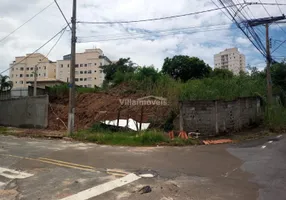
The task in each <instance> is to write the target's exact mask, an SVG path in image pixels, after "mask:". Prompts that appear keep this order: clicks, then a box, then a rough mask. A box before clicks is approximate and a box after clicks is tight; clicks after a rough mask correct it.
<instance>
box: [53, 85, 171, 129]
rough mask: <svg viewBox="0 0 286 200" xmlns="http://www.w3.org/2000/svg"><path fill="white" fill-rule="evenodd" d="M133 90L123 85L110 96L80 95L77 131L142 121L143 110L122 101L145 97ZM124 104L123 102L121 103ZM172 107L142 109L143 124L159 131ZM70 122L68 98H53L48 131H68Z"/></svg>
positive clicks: (77, 110)
mask: <svg viewBox="0 0 286 200" xmlns="http://www.w3.org/2000/svg"><path fill="white" fill-rule="evenodd" d="M128 91H131V89H130V87H128V86H126V85H124V86H121V87H119V88H117V89H111V90H110V91H109V92H108V93H107V92H98V93H85V94H79V95H77V98H76V111H75V128H76V130H80V129H85V128H88V127H91V126H92V125H93V124H94V123H96V122H99V121H103V120H115V119H117V118H118V116H120V119H127V118H132V119H134V120H136V121H138V122H139V121H140V119H141V112H142V106H140V105H122V104H121V103H122V101H123V100H136V99H138V98H141V97H144V96H145V95H144V94H137V93H134V92H131V94H130V92H128ZM120 100H121V101H120ZM170 110H171V108H170V106H162V105H148V106H143V117H142V122H149V123H151V126H153V127H158V126H160V125H162V124H164V122H165V121H166V118H167V117H168V115H169V112H170ZM67 122H68V97H67V96H61V97H51V98H50V106H49V127H48V129H51V130H65V129H66V126H67Z"/></svg>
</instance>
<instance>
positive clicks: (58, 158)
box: [0, 136, 286, 200]
mask: <svg viewBox="0 0 286 200" xmlns="http://www.w3.org/2000/svg"><path fill="white" fill-rule="evenodd" d="M271 141H272V142H269V141H268V140H267V139H262V140H257V141H252V142H248V143H244V144H240V145H215V146H198V147H133V148H132V147H111V146H101V145H96V144H83V143H79V142H67V141H60V140H38V139H28V138H15V137H11V136H0V199H3V200H10V199H11V200H14V199H21V200H34V199H35V200H46V199H47V200H53V199H64V200H70V199H79V200H82V199H98V200H106V199H115V200H127V199H132V200H133V199H134V200H153V199H154V200H157V199H158V200H177V199H178V200H188V199H189V200H201V199H202V200H204V199H206V200H209V199H214V200H219V199H220V200H221V199H225V200H229V199H242V200H253V199H263V200H264V199H275V200H279V199H281V200H284V199H286V186H285V185H286V158H285V153H286V139H284V137H283V136H282V137H280V138H272V140H271ZM142 173H143V174H146V173H151V174H153V175H155V177H152V178H141V177H140V176H139V175H140V174H142ZM144 186H150V188H151V189H152V191H151V192H150V193H146V194H141V192H139V190H140V189H141V188H142V187H144Z"/></svg>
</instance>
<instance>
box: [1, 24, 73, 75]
mask: <svg viewBox="0 0 286 200" xmlns="http://www.w3.org/2000/svg"><path fill="white" fill-rule="evenodd" d="M66 28H67V26H65V27H64V28H63V29H61V31H59V32H58V33H57V34H56V35H54V36H53V37H52V38H51V39H49V40H48V41H47V42H45V43H44V44H43V45H42V46H40V47H39V48H38V49H36V50H35V51H34V52H33V53H31V54H29V55H28V56H26V57H25V58H24V59H22V60H20V61H19V62H17V63H15V64H14V65H13V66H11V67H9V68H8V69H6V70H4V71H2V72H1V73H0V74H3V73H4V72H6V71H8V70H10V69H12V68H13V67H15V66H16V65H18V64H20V63H21V62H23V61H24V60H26V59H28V58H29V57H31V56H32V55H34V54H35V53H36V52H37V51H39V50H40V49H42V48H43V47H44V46H46V45H47V44H48V43H49V42H51V41H52V40H53V39H54V38H56V37H57V36H58V35H59V34H61V33H62V32H63V31H65V30H66Z"/></svg>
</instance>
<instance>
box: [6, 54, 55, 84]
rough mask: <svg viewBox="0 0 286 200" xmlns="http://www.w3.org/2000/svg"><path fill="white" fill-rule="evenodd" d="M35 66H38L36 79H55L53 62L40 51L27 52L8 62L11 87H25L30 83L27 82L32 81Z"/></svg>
mask: <svg viewBox="0 0 286 200" xmlns="http://www.w3.org/2000/svg"><path fill="white" fill-rule="evenodd" d="M35 67H38V70H37V73H38V77H37V80H38V81H44V80H55V78H56V63H55V62H52V61H50V60H49V59H48V58H47V57H46V56H44V55H42V54H40V53H35V54H27V55H26V56H21V57H16V58H15V60H14V61H13V63H11V64H10V79H11V81H12V82H13V88H27V87H28V86H29V85H30V84H29V83H28V82H31V81H34V75H35Z"/></svg>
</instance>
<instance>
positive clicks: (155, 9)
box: [0, 0, 286, 71]
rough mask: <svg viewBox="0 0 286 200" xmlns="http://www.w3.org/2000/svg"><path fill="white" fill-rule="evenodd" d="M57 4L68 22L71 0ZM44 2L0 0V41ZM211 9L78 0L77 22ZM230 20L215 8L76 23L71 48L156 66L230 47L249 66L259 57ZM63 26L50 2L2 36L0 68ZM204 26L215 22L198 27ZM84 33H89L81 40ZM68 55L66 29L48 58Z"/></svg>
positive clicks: (162, 1) (166, 0) (197, 2)
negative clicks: (176, 57) (178, 57)
mask: <svg viewBox="0 0 286 200" xmlns="http://www.w3.org/2000/svg"><path fill="white" fill-rule="evenodd" d="M265 2H266V0H265ZM58 3H59V4H60V6H61V8H62V10H63V12H64V13H65V15H66V17H67V19H68V20H69V19H70V18H71V10H72V3H71V1H70V0H58ZM47 5H49V3H48V2H47V1H45V0H29V1H27V2H26V1H23V0H13V1H11V0H2V2H1V7H0V27H5V28H1V30H0V39H1V38H2V37H4V36H6V35H7V34H9V33H10V32H11V31H12V30H14V29H15V28H17V27H18V26H20V25H21V24H22V23H23V22H25V21H26V20H27V19H29V18H30V17H32V16H33V15H34V14H36V13H37V12H39V11H40V10H42V9H43V8H44V7H46V6H47ZM212 8H216V6H215V5H213V3H212V2H211V1H209V0H192V1H189V0H177V1H175V2H174V1H173V0H156V1H154V0H133V1H131V0H97V1H94V0H81V1H78V17H77V20H78V21H125V20H138V19H147V18H154V17H164V16H170V15H177V14H183V13H191V12H196V11H202V10H207V9H212ZM285 8H286V7H285V6H284V7H281V9H282V10H283V9H284V10H285ZM267 9H268V10H269V12H270V13H271V14H273V15H279V9H278V7H277V6H276V7H274V6H272V7H270V6H269V7H267ZM250 10H251V13H250V12H249V11H248V9H245V10H244V12H248V13H247V15H249V16H252V15H255V16H256V17H266V16H267V13H266V12H265V10H264V9H263V8H262V7H261V6H253V7H250ZM221 24H226V25H221ZM230 24H231V21H230V20H229V18H227V17H226V16H225V15H224V14H223V13H222V12H221V11H215V12H208V13H204V14H201V15H194V16H186V17H182V18H176V19H172V20H162V21H153V22H144V23H132V24H113V25H84V24H78V26H77V35H78V41H79V42H87V43H78V44H77V52H82V51H84V49H86V48H94V47H97V48H102V50H103V51H104V53H105V54H106V55H107V56H108V57H110V59H112V60H116V59H119V58H120V57H130V58H131V59H132V60H133V61H134V62H136V63H138V64H139V65H151V64H154V65H155V67H157V68H161V66H162V64H163V61H164V58H165V57H167V56H169V57H171V56H174V55H176V54H185V55H189V56H198V57H199V58H201V59H203V60H205V62H206V63H208V64H209V65H210V66H213V55H214V54H215V53H218V52H220V51H222V50H224V49H226V48H231V47H234V46H236V47H238V48H239V49H240V50H241V51H242V52H243V53H245V54H246V59H247V60H249V61H250V62H249V63H250V64H251V62H252V60H254V59H256V60H260V61H261V62H264V59H263V57H262V56H261V55H260V54H259V53H258V52H257V51H256V50H255V48H254V47H253V46H252V45H250V43H249V42H248V40H247V39H246V38H245V36H244V35H243V34H242V33H241V32H240V30H238V29H233V28H232V27H233V25H232V26H231V25H230ZM64 25H65V21H64V19H63V18H62V16H61V14H60V12H59V11H58V9H57V7H56V5H55V4H54V5H52V6H50V7H49V8H48V9H47V10H45V11H44V12H43V13H41V14H40V15H39V16H37V17H36V18H35V19H33V20H32V21H31V22H29V23H28V24H26V25H25V26H24V27H22V28H21V29H20V30H18V31H17V32H15V33H14V34H13V35H12V36H10V37H9V38H8V39H7V40H5V41H4V42H2V43H0V71H3V70H4V69H7V68H8V67H9V63H11V62H12V61H13V60H14V58H15V56H22V55H25V54H27V53H31V52H33V51H34V50H35V49H37V48H38V47H39V46H41V45H42V44H44V43H45V42H46V41H47V40H49V39H50V38H51V37H53V36H54V35H55V34H56V33H57V32H58V31H60V30H61V28H62V27H63V26H64ZM210 25H220V26H215V27H212V28H210V27H209V28H198V27H203V26H210ZM196 27H197V28H196ZM183 28H187V29H185V30H184V31H174V29H183ZM214 29H216V30H214ZM168 30H169V31H168ZM163 31H165V32H163ZM86 36H94V37H90V38H83V37H86ZM142 36H144V37H142ZM120 38H121V39H120ZM131 38H132V39H131ZM284 38H285V37H284ZM56 39H57V38H56ZM56 39H55V40H53V41H52V42H51V43H50V44H49V45H47V46H46V47H44V48H43V49H42V50H40V52H41V53H43V54H46V53H47V52H48V51H49V49H50V48H51V46H53V44H54V43H55V41H56ZM113 39H118V40H113ZM102 40H105V41H102ZM68 53H70V31H66V33H65V34H64V36H63V38H62V39H61V41H60V42H59V44H58V45H57V46H56V48H55V49H54V50H53V51H52V53H51V54H50V56H49V58H50V59H51V60H58V59H62V56H63V55H65V54H68Z"/></svg>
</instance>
